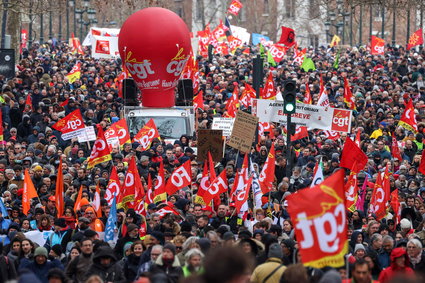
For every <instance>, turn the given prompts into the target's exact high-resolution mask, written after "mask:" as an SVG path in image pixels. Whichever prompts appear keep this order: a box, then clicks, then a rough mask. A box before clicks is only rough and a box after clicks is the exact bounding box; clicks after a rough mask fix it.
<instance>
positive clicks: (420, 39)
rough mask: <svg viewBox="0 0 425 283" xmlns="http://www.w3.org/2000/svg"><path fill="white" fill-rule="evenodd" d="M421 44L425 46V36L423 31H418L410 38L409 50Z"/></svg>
mask: <svg viewBox="0 0 425 283" xmlns="http://www.w3.org/2000/svg"><path fill="white" fill-rule="evenodd" d="M421 44H424V34H423V32H422V29H418V30H417V31H415V32H414V33H413V34H412V35H411V36H410V38H409V42H408V43H407V50H410V49H411V48H412V47H415V46H417V45H421Z"/></svg>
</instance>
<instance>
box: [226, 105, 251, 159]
mask: <svg viewBox="0 0 425 283" xmlns="http://www.w3.org/2000/svg"><path fill="white" fill-rule="evenodd" d="M257 124H258V117H255V116H254V115H251V114H249V113H245V112H243V111H241V110H238V112H237V113H236V119H235V123H234V124H233V130H232V134H231V135H230V140H229V143H228V145H229V146H231V147H233V148H236V149H238V150H240V151H241V152H249V151H250V150H251V145H252V142H253V139H254V134H255V129H256V128H257Z"/></svg>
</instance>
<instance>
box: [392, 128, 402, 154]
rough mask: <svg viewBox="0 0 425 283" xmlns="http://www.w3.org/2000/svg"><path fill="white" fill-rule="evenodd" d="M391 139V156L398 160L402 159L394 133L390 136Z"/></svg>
mask: <svg viewBox="0 0 425 283" xmlns="http://www.w3.org/2000/svg"><path fill="white" fill-rule="evenodd" d="M391 141H392V142H391V153H392V154H393V158H397V159H398V160H399V161H402V160H403V158H402V157H401V153H400V148H399V146H398V142H397V139H396V138H395V136H394V133H393V134H392V136H391Z"/></svg>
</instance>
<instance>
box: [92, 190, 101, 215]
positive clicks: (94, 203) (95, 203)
mask: <svg viewBox="0 0 425 283" xmlns="http://www.w3.org/2000/svg"><path fill="white" fill-rule="evenodd" d="M92 206H93V208H94V211H96V216H97V217H98V218H101V217H102V207H101V205H100V187H99V183H98V184H97V185H96V192H95V193H94V198H93V201H92Z"/></svg>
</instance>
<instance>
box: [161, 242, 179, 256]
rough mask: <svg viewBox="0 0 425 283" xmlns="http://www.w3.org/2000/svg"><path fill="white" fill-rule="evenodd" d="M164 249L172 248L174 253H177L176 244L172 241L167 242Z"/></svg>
mask: <svg viewBox="0 0 425 283" xmlns="http://www.w3.org/2000/svg"><path fill="white" fill-rule="evenodd" d="M163 249H164V250H170V251H171V252H172V253H173V255H176V246H175V245H173V244H170V243H168V244H165V246H164V248H163Z"/></svg>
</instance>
